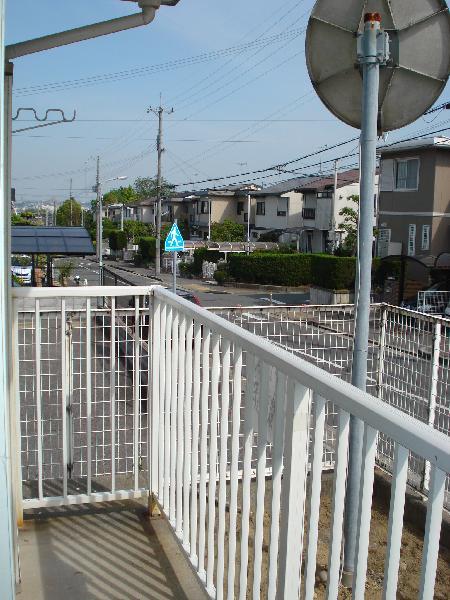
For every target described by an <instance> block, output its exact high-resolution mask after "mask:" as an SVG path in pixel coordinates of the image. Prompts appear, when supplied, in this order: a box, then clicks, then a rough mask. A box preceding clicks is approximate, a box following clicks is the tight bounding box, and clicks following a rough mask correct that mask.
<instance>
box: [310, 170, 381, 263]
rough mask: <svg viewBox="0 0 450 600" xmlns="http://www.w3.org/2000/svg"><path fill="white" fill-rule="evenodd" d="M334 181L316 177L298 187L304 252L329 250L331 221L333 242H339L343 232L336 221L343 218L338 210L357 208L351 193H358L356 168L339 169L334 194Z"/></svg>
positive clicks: (331, 178) (341, 220)
mask: <svg viewBox="0 0 450 600" xmlns="http://www.w3.org/2000/svg"><path fill="white" fill-rule="evenodd" d="M334 183H335V181H334V176H333V177H323V178H320V177H319V178H318V177H316V178H314V179H311V180H310V181H308V182H307V183H305V184H304V185H302V186H301V187H300V188H299V189H300V191H301V192H302V194H303V204H302V212H301V218H300V227H301V230H302V232H301V238H300V248H301V249H302V250H303V251H305V252H326V251H327V250H329V244H330V241H332V239H331V236H332V228H333V225H334V236H335V244H336V246H339V245H340V244H341V242H342V240H343V237H344V233H343V232H342V231H341V230H340V229H339V225H340V224H342V223H343V221H344V217H343V216H341V215H340V212H341V211H342V209H343V208H344V207H347V206H348V207H351V208H354V209H357V205H356V204H355V203H353V202H352V200H351V197H352V196H359V170H357V169H355V170H351V171H344V172H342V173H338V176H337V190H336V197H335V198H334ZM374 202H376V193H375V192H374ZM333 211H334V213H333ZM333 215H334V216H333Z"/></svg>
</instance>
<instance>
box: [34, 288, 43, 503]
mask: <svg viewBox="0 0 450 600" xmlns="http://www.w3.org/2000/svg"><path fill="white" fill-rule="evenodd" d="M34 314H35V327H34V349H35V361H36V366H35V378H36V384H35V388H36V436H37V459H38V460H37V462H38V495H39V500H42V498H43V496H44V494H43V490H42V479H43V473H42V386H41V344H42V340H41V308H40V302H39V299H37V298H36V301H35V307H34Z"/></svg>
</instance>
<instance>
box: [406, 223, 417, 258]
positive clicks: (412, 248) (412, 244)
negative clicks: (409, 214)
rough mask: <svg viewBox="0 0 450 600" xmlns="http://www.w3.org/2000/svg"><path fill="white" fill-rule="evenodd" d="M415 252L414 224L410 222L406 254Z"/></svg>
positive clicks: (410, 254) (412, 254) (411, 254)
mask: <svg viewBox="0 0 450 600" xmlns="http://www.w3.org/2000/svg"><path fill="white" fill-rule="evenodd" d="M415 254H416V226H415V224H412V225H410V226H409V227H408V256H414V255H415Z"/></svg>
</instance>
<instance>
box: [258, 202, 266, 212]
mask: <svg viewBox="0 0 450 600" xmlns="http://www.w3.org/2000/svg"><path fill="white" fill-rule="evenodd" d="M256 214H257V215H265V214H266V203H265V202H257V203H256Z"/></svg>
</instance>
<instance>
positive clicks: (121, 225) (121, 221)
mask: <svg viewBox="0 0 450 600" xmlns="http://www.w3.org/2000/svg"><path fill="white" fill-rule="evenodd" d="M123 209H124V205H123V204H122V206H121V207H120V231H123Z"/></svg>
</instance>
